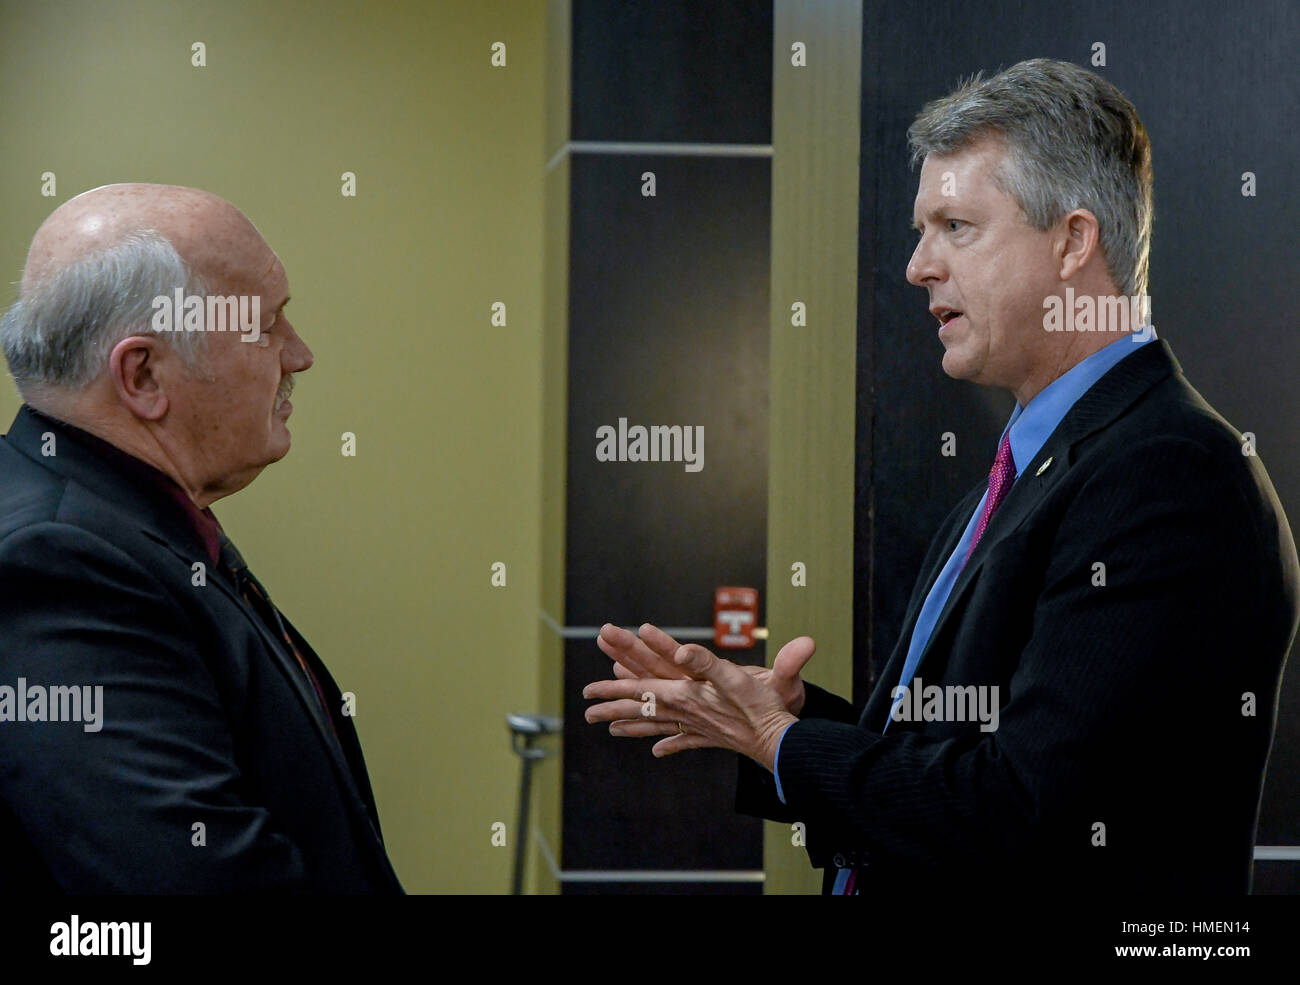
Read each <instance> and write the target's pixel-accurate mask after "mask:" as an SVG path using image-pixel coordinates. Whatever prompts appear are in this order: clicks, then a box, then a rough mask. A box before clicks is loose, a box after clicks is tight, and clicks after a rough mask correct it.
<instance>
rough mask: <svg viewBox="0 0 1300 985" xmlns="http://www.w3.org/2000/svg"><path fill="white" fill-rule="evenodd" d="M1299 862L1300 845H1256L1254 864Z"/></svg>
mask: <svg viewBox="0 0 1300 985" xmlns="http://www.w3.org/2000/svg"><path fill="white" fill-rule="evenodd" d="M1283 860H1290V861H1300V845H1256V846H1255V861H1256V862H1277V861H1283Z"/></svg>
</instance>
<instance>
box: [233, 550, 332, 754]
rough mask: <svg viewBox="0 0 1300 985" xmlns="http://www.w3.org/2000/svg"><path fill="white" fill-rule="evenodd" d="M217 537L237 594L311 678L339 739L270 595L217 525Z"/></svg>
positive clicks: (315, 678) (319, 689) (317, 683)
mask: <svg viewBox="0 0 1300 985" xmlns="http://www.w3.org/2000/svg"><path fill="white" fill-rule="evenodd" d="M217 537H218V539H219V541H220V544H221V566H222V567H223V568H224V569H225V570H226V573H227V574H229V575H230V576H231V578H232V579H234V582H235V587H236V588H237V589H238V590H239V594H240V595H241V596H242V597H243V599H244V601H245V602H247V603H248V605H249V607H250V608H251V609H252V610H253V611H254V612H255V613H256V614H257V617H258V618H259V619H261V620H262V624H263V625H264V626H266V628H267V629H269V630H270V631H271V633H272V635H274V636H276V637H278V638H279V639H280V640H282V641H283V642H284V645H285V646H286V647H288V649H289V652H290V653H292V654H293V656H294V659H295V660H297V661H298V666H299V667H301V668H302V672H303V673H304V674H305V675H306V676H307V680H309V681H311V686H312V688H313V690H315V692H316V696H317V698H319V699H320V704H321V710H322V711H323V712H324V713H325V720H326V721H327V722H329V723H330V728H331V729H332V730H333V732H334V737H335V738H336V739H338V738H339V733H338V729H337V728H336V727H335V725H334V716H332V715H331V714H330V711H329V702H328V701H326V700H325V692H324V690H322V688H321V686H320V681H319V680H318V679H317V677H316V675H315V674H313V673H312V671H311V667H309V666H308V665H307V661H306V659H304V657H303V655H302V653H301V651H299V649H298V647H297V646H296V645H295V644H294V642H293V637H292V636H290V635H289V630H288V627H286V626H285V624H284V620H283V619H282V618H281V617H280V610H279V609H277V608H276V607H275V605H274V604H272V602H271V596H270V594H269V593H268V592H267V590H266V589H265V588H263V587H262V583H261V582H260V581H258V580H257V579H256V578H255V577H254V576H253V572H252V571H250V570H249V569H248V565H247V564H246V563H245V562H244V556H243V555H242V554H240V553H239V549H238V548H237V547H235V545H234V544H233V543H232V542H231V540H230V538H229V537H227V536H226V532H225V531H224V530H221V529H220V528H218V532H217Z"/></svg>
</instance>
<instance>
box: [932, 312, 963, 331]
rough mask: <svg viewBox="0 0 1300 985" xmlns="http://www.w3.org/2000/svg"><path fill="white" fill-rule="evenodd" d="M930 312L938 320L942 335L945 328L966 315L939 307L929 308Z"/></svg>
mask: <svg viewBox="0 0 1300 985" xmlns="http://www.w3.org/2000/svg"><path fill="white" fill-rule="evenodd" d="M930 310H931V311H932V312H934V316H935V317H936V318H938V319H939V331H940V333H942V332H943V330H944V329H945V328H947V327H948V326H949V325H951V324H952V323H953V322H955V321H956V320H957V319H958V318H964V317H965V314H966V313H965V312H964V311H958V310H957V309H956V308H944V307H939V308H931V309H930Z"/></svg>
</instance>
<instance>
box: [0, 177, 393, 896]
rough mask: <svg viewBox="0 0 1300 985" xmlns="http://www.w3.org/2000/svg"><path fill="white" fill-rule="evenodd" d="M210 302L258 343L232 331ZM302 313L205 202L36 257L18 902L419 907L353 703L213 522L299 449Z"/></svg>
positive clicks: (109, 202)
mask: <svg viewBox="0 0 1300 985" xmlns="http://www.w3.org/2000/svg"><path fill="white" fill-rule="evenodd" d="M209 291H211V292H213V294H214V295H216V296H217V297H218V298H220V300H221V301H222V303H225V302H228V301H233V302H235V303H234V304H231V305H230V306H229V307H228V308H226V309H224V310H225V311H227V312H239V313H241V314H247V313H253V314H255V315H256V321H255V322H254V323H253V324H251V325H248V324H244V325H240V326H239V327H240V328H241V329H244V330H243V331H240V332H238V333H237V334H236V333H232V332H229V331H227V332H219V331H215V329H217V328H226V329H227V330H229V327H230V326H229V325H214V324H213V323H212V319H210V318H209V317H208V316H209V315H211V314H213V313H220V312H222V311H223V309H222V307H221V306H220V305H213V304H211V303H210V302H209ZM178 295H179V300H180V301H181V302H182V304H181V310H179V311H177V312H175V314H176V315H177V316H178V317H177V319H176V320H174V322H173V323H172V324H170V326H169V327H170V328H171V329H172V331H168V332H166V333H164V332H161V331H157V330H156V329H158V328H160V327H168V326H167V325H165V324H164V322H166V321H167V320H166V319H163V318H161V317H160V313H161V312H163V310H164V308H165V307H166V305H168V304H170V303H172V302H173V299H176V298H177V296H178ZM288 301H289V290H288V280H287V277H286V275H285V271H284V268H283V267H282V266H281V264H280V260H279V258H278V257H277V256H276V255H275V253H274V252H273V251H272V250H271V248H270V247H269V246H268V245H267V244H266V242H265V241H264V240H263V239H262V237H261V236H260V235H259V234H258V232H257V230H256V229H255V228H254V227H253V225H252V223H250V222H249V221H248V219H247V218H246V217H245V216H244V215H243V214H242V213H241V212H240V211H239V210H238V209H236V208H235V207H234V206H232V205H231V204H230V203H229V202H226V201H224V200H222V199H220V198H218V197H217V196H215V195H211V194H209V193H207V192H203V191H199V190H197V189H193V188H181V187H176V186H170V185H149V184H122V185H107V186H104V187H102V188H97V189H94V190H93V191H89V192H86V193H85V194H82V195H79V196H77V197H76V198H73V199H71V200H70V201H68V202H66V203H64V204H63V205H62V206H60V207H59V208H58V209H56V210H55V211H54V212H53V213H52V214H51V215H50V217H49V218H48V219H47V220H46V221H45V222H44V223H43V224H42V226H41V227H40V229H39V230H38V231H37V233H36V236H35V238H34V240H33V241H32V244H31V249H30V250H29V252H28V256H27V264H26V266H25V268H24V270H23V276H22V282H21V287H20V292H19V296H18V300H17V301H16V302H15V303H14V304H13V306H12V307H11V308H10V309H9V310H8V312H7V313H6V314H5V316H4V319H3V322H0V343H2V344H3V348H4V354H5V359H6V360H7V361H8V364H9V370H10V372H11V373H12V375H13V377H14V380H15V382H16V383H17V386H18V389H19V392H20V393H21V394H22V396H23V399H24V400H25V401H26V403H25V404H24V405H23V407H22V408H21V410H20V411H19V412H18V416H17V417H16V418H15V420H14V422H13V425H12V427H11V428H10V430H9V433H8V434H7V435H5V438H4V441H3V442H0V849H2V851H0V854H2V855H3V863H0V883H2V884H4V885H5V886H6V888H19V889H27V890H30V891H37V892H40V891H44V892H70V893H221V892H255V891H260V892H289V893H400V892H402V888H401V884H400V883H399V881H398V879H397V876H396V874H395V873H394V872H393V868H392V866H391V864H390V863H389V860H388V856H387V853H386V851H385V849H384V845H383V840H382V836H381V834H380V829H379V817H378V813H377V811H376V808H375V802H374V796H373V794H372V792H371V789H370V783H369V780H368V778H367V774H366V767H365V762H364V760H363V758H362V755H361V748H360V745H359V744H358V742H357V736H356V731H355V729H354V728H353V725H352V720H351V718H350V717H349V716H348V715H347V714H345V713H344V710H343V702H342V700H341V698H342V696H341V694H340V692H339V688H338V686H337V685H336V684H335V683H334V681H333V679H332V678H331V677H330V675H329V672H328V671H327V670H326V669H325V667H324V665H323V664H322V663H321V662H320V660H319V658H318V657H317V656H316V655H315V653H314V652H312V649H311V647H310V646H308V644H307V642H306V641H305V640H304V639H303V638H302V636H301V635H300V634H299V633H298V632H297V631H296V630H295V629H294V627H293V626H292V625H291V624H290V623H289V621H288V620H287V619H285V618H284V616H283V615H282V614H281V613H280V612H279V610H278V609H277V608H276V607H275V605H274V604H272V602H271V600H270V597H269V595H268V594H267V592H266V589H265V588H263V586H262V585H261V583H260V582H259V581H258V580H257V579H256V578H255V577H253V575H252V573H251V572H250V571H249V570H248V567H247V566H246V565H245V564H244V563H243V560H242V558H241V557H240V555H239V552H238V551H237V550H236V549H235V547H234V545H233V544H231V543H230V541H229V539H228V538H227V537H226V536H225V534H224V532H223V531H222V529H221V526H220V524H218V522H217V520H216V517H215V516H213V514H212V511H211V509H210V505H211V504H212V503H213V502H215V501H216V500H218V499H220V498H221V497H223V496H229V495H230V494H231V493H234V492H238V491H239V490H240V489H242V488H244V487H245V486H247V485H248V484H249V483H250V482H252V481H253V479H254V478H256V477H257V475H258V474H259V473H260V472H261V471H262V469H264V468H265V467H266V466H267V465H269V464H270V463H272V462H275V461H278V460H279V459H281V458H283V457H284V455H285V454H286V453H287V452H288V451H289V444H290V437H289V430H288V424H287V422H288V418H289V414H290V413H291V411H292V409H293V406H292V404H290V403H289V400H288V397H289V393H290V391H291V390H292V388H293V374H294V373H300V372H302V371H304V370H306V369H308V368H309V367H310V366H311V364H312V353H311V350H310V349H308V348H307V346H306V344H305V343H304V342H303V340H302V339H301V338H299V337H298V334H297V333H296V332H295V331H294V328H293V325H292V323H291V322H290V321H289V318H288V316H287V315H286V313H285V305H286V304H287V303H288ZM182 316H183V317H182ZM182 329H183V330H182ZM196 329H198V330H196ZM203 329H207V331H204V330H203ZM91 696H99V700H98V701H97V702H93V701H92V702H90V703H92V704H97V707H95V709H94V712H95V716H96V721H95V723H94V727H93V728H88V727H87V725H86V723H85V721H84V719H85V718H86V717H87V716H86V710H87V709H86V707H85V706H86V704H87V701H84V700H72V699H73V698H80V697H85V698H90V697H91ZM6 698H7V699H8V700H7V701H6ZM56 699H57V700H56Z"/></svg>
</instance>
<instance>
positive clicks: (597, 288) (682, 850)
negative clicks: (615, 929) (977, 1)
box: [548, 0, 772, 893]
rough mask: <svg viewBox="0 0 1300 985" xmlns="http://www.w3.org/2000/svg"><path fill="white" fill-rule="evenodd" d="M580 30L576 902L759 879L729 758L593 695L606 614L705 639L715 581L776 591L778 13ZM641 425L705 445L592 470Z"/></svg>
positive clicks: (755, 887)
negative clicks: (609, 437)
mask: <svg viewBox="0 0 1300 985" xmlns="http://www.w3.org/2000/svg"><path fill="white" fill-rule="evenodd" d="M572 25H573V46H572V63H571V64H572V100H573V115H572V132H571V134H570V137H569V142H568V144H567V145H566V147H565V149H564V150H563V151H562V154H563V157H564V159H565V161H566V166H567V167H568V168H569V173H570V175H571V179H570V185H569V214H570V226H569V234H570V235H569V241H570V246H569V282H568V292H569V304H568V349H567V357H568V406H567V423H566V425H565V427H566V432H567V446H568V448H567V463H568V464H567V475H566V485H565V489H564V492H565V502H564V510H565V515H566V537H565V544H564V558H565V572H566V577H565V586H564V598H563V601H564V608H563V612H562V613H561V612H558V611H556V612H552V613H550V614H549V617H548V618H549V623H548V625H550V627H551V630H552V632H553V633H554V634H555V635H556V636H557V637H563V639H564V646H565V661H564V680H563V699H564V717H565V734H564V750H565V755H564V781H563V850H562V852H561V853H559V854H560V855H561V857H562V868H563V872H564V886H563V891H564V892H573V893H583V892H623V891H634V892H662V893H681V892H691V891H699V890H704V891H709V892H727V891H737V892H758V891H759V890H760V888H761V884H762V826H761V822H759V821H757V820H755V819H752V818H744V817H740V816H738V815H736V814H735V813H734V811H733V809H732V806H733V796H734V782H735V755H734V754H732V753H727V752H722V751H719V750H703V751H695V752H690V753H686V754H683V755H680V756H675V757H670V758H668V759H665V760H656V759H654V758H653V757H652V756H651V755H650V746H651V744H652V743H651V742H650V741H648V740H629V739H615V738H613V737H611V736H610V735H609V734H608V732H607V729H606V728H605V727H604V726H593V725H588V724H586V722H585V721H584V718H583V712H584V710H585V709H586V707H587V705H588V702H587V701H585V700H583V699H582V697H581V690H582V686H583V685H584V684H586V683H588V682H589V681H592V680H595V679H597V678H599V677H608V676H610V672H611V667H610V662H609V660H608V658H607V657H605V656H604V654H602V653H601V652H600V650H598V649H597V648H596V645H595V642H594V637H595V634H596V630H597V629H598V627H599V626H600V625H601V624H602V623H604V622H607V621H608V622H614V623H618V624H621V625H626V626H632V627H635V626H637V625H639V624H640V623H642V622H646V621H649V622H653V623H655V624H657V625H660V626H663V627H665V628H669V629H670V631H672V630H671V628H672V627H685V628H687V629H688V630H694V633H695V634H700V635H703V636H704V637H705V638H706V642H707V638H708V637H709V636H710V635H711V633H710V630H709V627H711V625H712V620H713V592H714V589H715V588H716V587H717V586H720V585H748V586H753V587H756V588H758V589H759V590H760V592H763V590H764V589H765V588H766V584H765V577H764V575H765V570H766V557H767V554H766V530H767V450H768V412H767V404H768V374H769V369H768V354H769V333H768V308H769V297H768V269H769V251H768V241H769V235H770V225H771V215H770V182H771V168H770V160H769V158H770V154H771V147H770V141H771V50H772V7H771V3H770V0H766V2H750V3H700V2H682V0H673V2H659V3H654V4H628V3H622V2H611V0H574V2H573V20H572ZM554 166H555V167H558V166H559V165H558V164H556V165H554ZM620 422H622V424H620ZM637 426H640V427H646V428H649V427H652V426H660V427H678V428H681V429H683V431H682V432H681V433H682V434H683V436H684V435H685V433H686V430H687V429H690V433H691V434H692V437H695V436H697V435H698V434H700V432H702V436H703V445H702V452H703V455H702V458H695V459H694V460H691V461H688V460H686V452H688V451H693V452H697V453H698V452H699V451H700V450H701V449H700V447H699V446H695V447H694V448H691V449H688V448H686V447H685V446H683V447H682V448H681V452H682V455H681V458H680V459H679V460H675V461H630V460H619V461H602V460H600V458H599V457H598V454H597V446H598V431H599V430H600V429H601V428H604V427H609V428H611V429H613V430H614V431H615V432H616V433H620V432H623V433H625V432H626V431H627V430H628V429H631V428H633V427H637ZM679 638H680V637H679ZM762 657H763V649H762V647H761V646H760V647H758V648H756V649H754V650H751V651H746V652H745V653H744V655H743V659H744V660H746V661H750V662H757V661H759V660H761V659H762Z"/></svg>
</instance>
